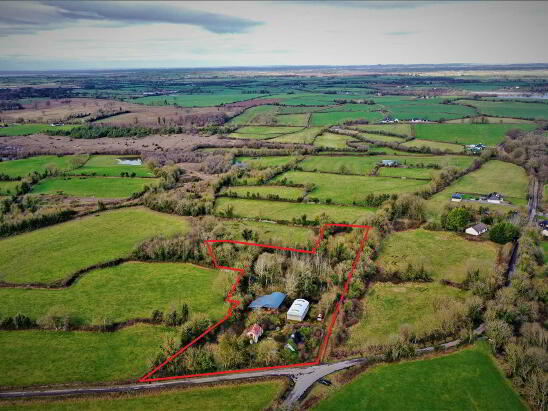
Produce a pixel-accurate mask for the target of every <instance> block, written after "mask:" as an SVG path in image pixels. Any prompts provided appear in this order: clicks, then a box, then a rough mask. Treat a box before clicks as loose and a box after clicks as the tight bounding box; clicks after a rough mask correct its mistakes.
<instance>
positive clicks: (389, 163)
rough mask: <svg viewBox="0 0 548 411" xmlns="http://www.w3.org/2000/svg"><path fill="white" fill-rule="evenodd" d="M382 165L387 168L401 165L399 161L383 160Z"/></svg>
mask: <svg viewBox="0 0 548 411" xmlns="http://www.w3.org/2000/svg"><path fill="white" fill-rule="evenodd" d="M381 164H382V165H383V166H385V167H397V166H399V165H400V163H399V162H398V161H397V160H382V161H381Z"/></svg>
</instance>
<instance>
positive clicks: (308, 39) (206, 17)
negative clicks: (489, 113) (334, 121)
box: [0, 0, 548, 70]
mask: <svg viewBox="0 0 548 411" xmlns="http://www.w3.org/2000/svg"><path fill="white" fill-rule="evenodd" d="M547 21H548V2H542V1H541V2H526V1H522V2H512V1H496V2H495V1H487V2H473V1H448V2H433V1H382V2H381V1H373V2H366V1H359V2H345V1H327V0H326V1H272V2H266V1H260V2H259V1H257V2H253V1H243V2H238V1H234V2H232V1H221V2H213V1H212V2H207V1H200V2H192V1H185V2H147V1H137V2H131V1H123V2H113V1H110V2H102V1H89V2H88V1H17V2H15V1H14V2H9V1H2V2H0V70H63V69H78V70H85V69H123V68H183V67H227V66H240V67H241V66H273V65H289V66H298V65H341V66H342V65H375V64H437V63H439V64H442V63H478V64H479V63H486V64H512V63H548V47H547V45H546V40H547V39H548V24H547V23H546V22H547Z"/></svg>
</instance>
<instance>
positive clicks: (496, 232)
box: [489, 221, 519, 244]
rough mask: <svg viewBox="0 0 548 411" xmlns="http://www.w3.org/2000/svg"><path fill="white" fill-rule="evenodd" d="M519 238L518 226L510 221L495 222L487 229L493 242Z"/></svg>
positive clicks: (500, 242)
mask: <svg viewBox="0 0 548 411" xmlns="http://www.w3.org/2000/svg"><path fill="white" fill-rule="evenodd" d="M518 238H519V228H517V227H516V226H515V225H513V224H512V223H509V222H506V221H503V222H500V223H498V224H495V225H494V226H493V227H491V230H489V239H490V240H491V241H493V242H495V243H499V244H506V243H508V242H510V241H515V240H517V239H518Z"/></svg>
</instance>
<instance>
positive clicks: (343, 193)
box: [275, 171, 428, 204]
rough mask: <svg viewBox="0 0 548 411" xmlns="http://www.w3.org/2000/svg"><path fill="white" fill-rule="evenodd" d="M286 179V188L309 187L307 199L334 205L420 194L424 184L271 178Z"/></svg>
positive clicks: (296, 174) (291, 175)
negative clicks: (380, 196) (382, 196)
mask: <svg viewBox="0 0 548 411" xmlns="http://www.w3.org/2000/svg"><path fill="white" fill-rule="evenodd" d="M282 179H287V182H288V184H289V185H294V184H302V185H305V184H308V183H313V184H315V185H316V188H315V189H314V190H313V191H312V192H311V193H310V194H309V195H308V197H309V198H311V197H312V198H319V199H320V200H322V201H325V200H327V199H328V198H330V199H331V200H332V201H333V202H334V203H338V204H352V202H353V201H355V202H356V203H363V201H364V199H365V196H367V194H369V193H374V194H381V193H384V194H393V193H396V194H402V193H412V192H415V191H417V190H420V188H421V187H422V186H424V185H425V184H427V183H428V182H427V181H419V180H405V179H401V178H390V177H369V176H348V175H339V174H325V173H309V172H302V171H289V172H287V173H284V174H282V175H279V176H277V177H276V178H275V181H280V180H282Z"/></svg>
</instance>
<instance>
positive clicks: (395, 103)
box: [374, 96, 476, 121]
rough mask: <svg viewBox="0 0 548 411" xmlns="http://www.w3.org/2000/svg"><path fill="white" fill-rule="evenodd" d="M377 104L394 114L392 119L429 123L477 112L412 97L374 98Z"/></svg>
mask: <svg viewBox="0 0 548 411" xmlns="http://www.w3.org/2000/svg"><path fill="white" fill-rule="evenodd" d="M374 101H375V103H377V104H381V105H382V106H383V107H384V109H385V110H387V111H389V112H390V113H392V117H394V118H397V119H399V120H411V119H413V118H421V119H424V120H429V121H440V120H444V119H445V120H448V119H455V118H461V117H466V116H472V115H475V114H476V110H474V109H473V108H471V107H466V106H460V105H458V104H453V105H449V104H440V102H441V99H439V98H432V99H428V100H424V99H420V100H416V99H413V98H410V97H402V96H385V97H374Z"/></svg>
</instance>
